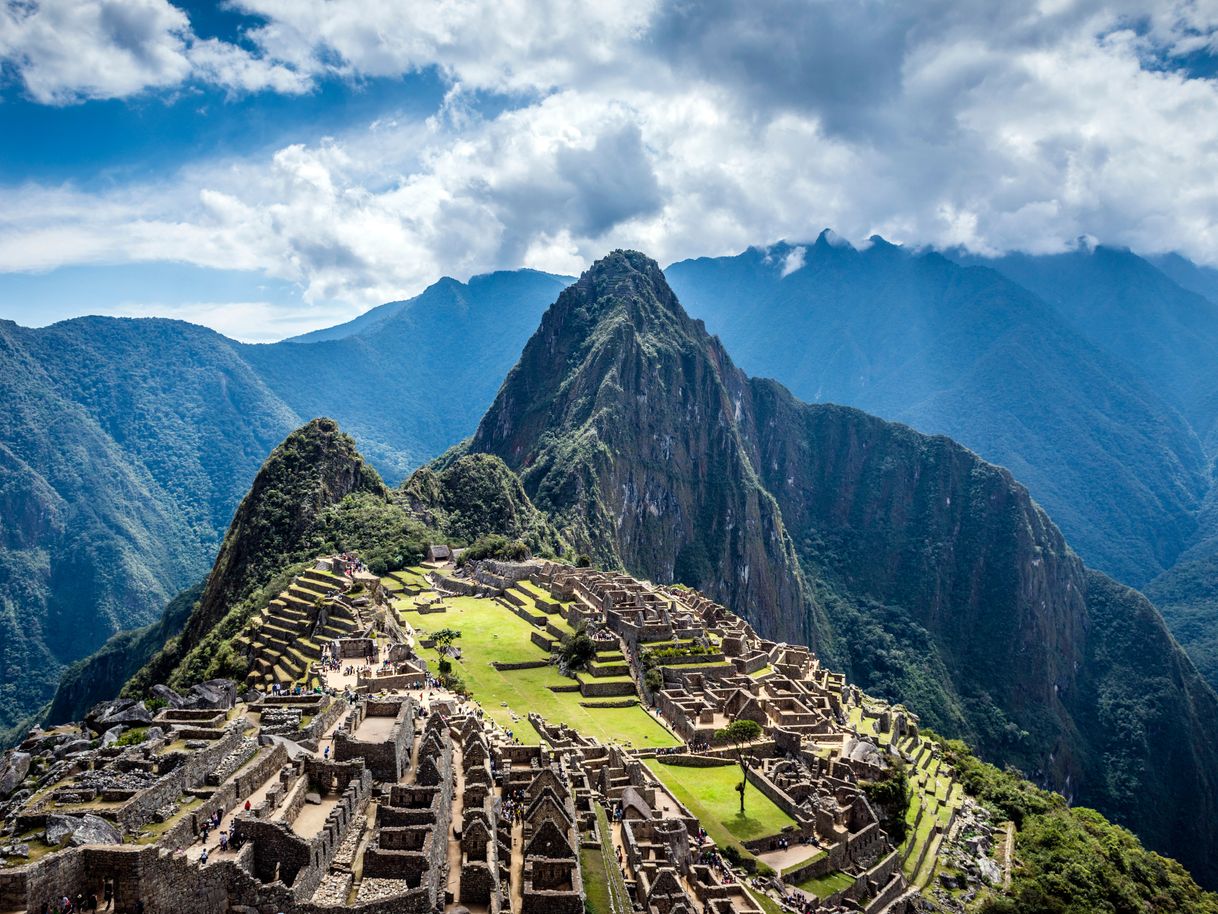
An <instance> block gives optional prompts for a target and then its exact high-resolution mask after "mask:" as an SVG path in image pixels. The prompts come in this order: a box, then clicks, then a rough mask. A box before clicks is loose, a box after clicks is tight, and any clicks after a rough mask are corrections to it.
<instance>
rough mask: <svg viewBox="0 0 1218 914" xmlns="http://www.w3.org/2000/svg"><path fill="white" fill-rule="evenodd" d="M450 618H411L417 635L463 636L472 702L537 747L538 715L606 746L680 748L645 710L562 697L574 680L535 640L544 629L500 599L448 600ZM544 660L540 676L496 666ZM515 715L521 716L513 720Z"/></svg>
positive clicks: (432, 659) (458, 666) (459, 668)
mask: <svg viewBox="0 0 1218 914" xmlns="http://www.w3.org/2000/svg"><path fill="white" fill-rule="evenodd" d="M445 602H446V603H447V605H448V611H447V612H446V613H444V614H442V615H416V614H413V613H409V612H407V613H406V616H407V618H408V619H409V621H410V623H411V625H413V626H414V627H415V628H416V629H427V628H428V626H429V625H432V624H440V623H442V624H443V625H444V626H446V627H454V628H459V629H460V631H461V633H462V634H461V658H460V659H459V660H456V659H453V660H452V669H453V672H454V673H456V674H457V675H459V676H460V678H461V679H462V681H463V682H464V684H465V686H466V688H468V690H469V692H470V695H471V696H473V698H474V699H475V700H476V701H478V703H479V704H481V705H482V707H483V709H484V710H485V711H486V713H487V714H488V715H489V716H490V717H491V718H493V719H494V720H495V721H497V722H498V723H499V724H501V725H502V726H504V727H507V728H509V729H511V730H512V731H513V732H514V733H515V734H516V736H517V737H518V738H519V739H520V740H521V742H525V743H536V742H537V740H538V736H537V733H536V732H535V731H534V730H533V728H532V727H530V726H529V724H528V720H527V718H528V714H529V712H531V711H535V712H537V713H538V714H540V715H541V716H542V717H544V718H545V719H546V720H547V721H549V722H550V723H555V724H558V723H564V724H567V725H568V726H571V727H574V728H575V729H576V730H578V731H579V732H580V733H584V734H587V735H588V736H593V737H596V738H597V739H600V740H603V741H605V742H609V741H617V742H620V743H624V744H627V745H633V746H638V747H646V746H656V747H667V746H676V745H678V744H679V740H678V739H677V738H676V737H675V736H673V734H672V733H670V732H669V731H668V730H667V729H665V728H664V726H663V725H662V724H660V723H659V722H658V721H657V720H656V719H655V718H654V717H652V716H651V715H650V714H649V713H647V711H645V710H644V709H643V708H641V707H639V706H638V705H635V706H633V707H626V708H605V707H599V708H586V707H582V706H581V704H580V702H582V701H584V699H583V697H582V696H581V695H580V694H579V693H578V692H554V691H551V687H552V686H559V687H567V688H569V687H570V686H572V685H574V684H575V683H574V681H573V680H571V679H568V678H566V677H564V676H562V675H561V674H560V673H559V672H558V670H557V668H555V667H554V666H552V665H549V664H548V663H546V661H548V659H549V653H548V652H547V651H544V650H542V649H541V648H540V647H538V646H537V645H536V644H534V643H533V642H532V641H531V640H530V637H529V636H530V635H531V634H532V633H533V632H535V631H537V629H536V628H535V627H534V626H532V625H530V624H529V623H528V622H525V621H524V620H523V619H521V618H520V617H519V616H517V615H516V614H515V613H513V612H511V611H510V610H508V609H507V608H506V607H504V606H502V605H500V604H499V603H497V602H495V601H494V600H486V599H480V598H477V597H452V598H449V599H448V600H446V601H445ZM423 655H424V656H425V657H426V658H427V659H428V661H429V663H430V664H431V665H432V666H433V668H434V669H436V670H437V671H438V669H439V666H438V664H439V660H440V655H439V653H438V652H437V651H435V650H434V649H432V650H425V651H423ZM493 661H498V662H500V663H526V662H530V661H541V662H543V663H545V665H544V666H541V667H537V668H534V669H524V670H505V671H502V672H501V671H499V670H497V669H495V668H494V667H493V666H492V665H491V664H492V662H493ZM513 713H515V715H516V717H515V718H513V716H512V715H513Z"/></svg>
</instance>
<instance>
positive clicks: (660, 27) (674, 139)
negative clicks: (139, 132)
mask: <svg viewBox="0 0 1218 914" xmlns="http://www.w3.org/2000/svg"><path fill="white" fill-rule="evenodd" d="M141 2H142V3H144V4H146V8H147V12H148V14H149V15H148V17H147V18H146V20H144V21H143V23H142V25H141V28H140V29H132V28H125V29H124V28H117V29H115V28H109V31H107V30H106V28H103V26H102V24H101V23H102V20H101V18H100V17H101V13H100V12H99V10H100V9H102V8H103V7H104V6H105V4H104V3H102V2H98V0H93V2H89V3H86V2H83V0H82V2H79V3H75V4H67V3H66V2H64V0H57V2H55V3H53V4H52V3H45V2H44V3H43V4H41V5H40V6H39V7H38V8H37V12H36V13H35V14H32V15H27V13H28V8H25V7H23V8H22V9H24V10H26V13H22V12H21V11H18V12H17V13H13V12H12V8H11V7H10V12H9V14H8V18H7V19H4V20H0V22H7V23H8V25H5V26H3V27H2V28H0V49H7V50H0V53H5V54H7V55H8V56H9V58H10V59H16V60H19V61H22V62H23V63H21V65H20V67H19V69H20V72H21V74H22V79H23V80H24V81H25V84H26V86H27V87H28V91H29V92H30V93H31V94H33V95H35V96H36V97H43V98H45V99H47V100H52V101H63V100H65V99H68V98H70V97H79V96H101V95H105V94H110V95H119V94H122V93H123V91H133V92H134V91H140V90H141V89H142V88H146V87H148V86H156V85H161V86H165V85H173V84H174V83H175V81H177V82H181V81H185V80H189V79H196V80H203V81H210V82H215V83H220V84H223V85H226V86H228V87H230V88H232V89H233V90H234V91H239V90H251V91H252V90H259V89H264V88H265V89H271V90H275V91H299V90H300V89H302V88H304V87H307V85H309V84H310V81H314V80H317V79H319V78H322V77H323V76H325V75H326V74H330V75H333V74H338V75H340V76H342V77H349V78H357V79H358V78H362V77H367V76H376V75H389V74H396V73H401V72H406V71H409V70H412V69H418V68H423V67H431V66H434V67H437V68H439V69H440V70H441V72H443V73H444V74H446V76H447V78H448V79H449V81H450V83H451V91H450V92H449V95H448V97H447V99H446V101H445V104H444V106H443V108H442V109H441V110H440V111H438V112H436V113H435V114H434V115H433V116H432V117H430V118H427V119H394V118H386V119H384V120H382V121H379V122H377V123H375V124H373V125H370V126H369V127H367V128H366V129H359V130H352V131H350V132H348V133H345V134H343V135H340V136H335V137H331V138H324V139H322V138H319V139H316V140H314V141H312V142H308V143H300V144H294V145H291V146H287V147H285V148H283V149H280V150H278V151H277V152H275V153H273V154H270V155H261V156H254V157H251V158H249V159H246V160H239V161H228V162H224V163H206V162H202V163H197V164H195V165H193V166H191V167H189V168H187V169H185V170H183V171H182V172H181V173H180V174H177V175H175V176H172V177H171V178H167V179H165V180H163V181H160V182H157V183H155V184H147V185H141V186H129V187H124V188H120V189H116V190H109V191H101V192H93V193H87V192H84V191H81V190H78V189H74V188H71V187H67V188H49V187H40V186H36V185H31V186H26V187H21V188H9V189H7V190H3V189H0V213H3V214H5V215H3V216H0V269H7V270H21V269H50V268H53V267H54V266H56V265H59V264H67V263H114V262H124V261H144V260H180V261H184V262H189V263H195V264H200V265H203V266H222V267H236V268H246V269H260V270H263V271H265V272H266V273H267V274H268V275H270V276H274V277H277V278H281V279H286V280H290V281H292V282H297V283H300V284H301V286H302V287H303V288H304V290H305V299H306V301H307V302H312V303H322V302H334V301H338V302H346V303H353V304H358V305H361V306H369V305H373V304H376V303H379V302H380V301H385V300H388V299H393V298H400V297H402V296H404V295H408V294H411V293H413V292H416V291H418V290H419V289H420V288H422V286H424V285H425V284H427V283H428V282H430V281H432V280H434V279H435V278H436V277H437V276H439V275H441V274H444V273H447V274H452V275H456V276H461V277H463V276H467V275H469V274H471V273H475V272H481V271H485V270H490V269H496V268H514V267H517V266H521V265H527V266H534V267H538V268H542V269H551V270H555V271H561V272H568V273H570V272H576V271H577V270H578V269H579V268H580V266H582V265H583V264H586V263H587V262H588V261H590V260H591V259H593V258H595V257H597V256H600V255H601V254H603V253H604V252H605V251H606V250H608V249H609V248H611V247H614V246H630V247H637V248H640V249H642V250H645V251H647V252H649V253H650V254H652V255H653V256H655V257H657V258H658V259H660V260H661V261H662V262H667V261H670V260H673V259H677V258H680V257H685V256H691V255H701V254H716V253H727V252H733V251H738V250H740V249H743V248H744V247H746V246H748V245H750V244H756V243H759V242H767V241H770V240H774V239H778V238H787V239H790V240H791V241H792V242H798V241H801V240H809V239H811V238H813V237H815V236H816V235H817V234H818V233H819V231H820V229H821V228H823V227H824V226H826V225H832V226H833V227H835V228H836V229H837V230H838V231H839V232H841V233H842V234H843V235H844V236H845V237H846V238H849V239H852V240H854V241H856V242H857V241H860V240H862V239H864V238H866V237H867V236H869V235H870V234H872V233H873V232H878V233H880V234H883V235H885V236H886V237H889V238H891V239H893V240H895V241H904V242H910V243H918V244H937V245H945V246H946V245H955V244H962V245H965V246H968V247H970V248H973V249H975V250H980V251H985V252H995V251H1000V250H1005V249H1009V248H1021V249H1026V250H1058V249H1062V248H1064V247H1065V246H1066V245H1067V244H1069V243H1071V241H1070V240H1071V239H1074V238H1076V237H1078V236H1080V235H1083V234H1085V233H1091V234H1092V235H1094V236H1096V237H1098V238H1100V239H1101V240H1102V241H1104V242H1107V243H1124V244H1129V245H1131V246H1133V247H1134V248H1135V249H1141V250H1144V251H1146V252H1155V251H1161V250H1169V249H1177V250H1181V251H1183V252H1184V253H1187V254H1189V255H1191V256H1193V257H1194V258H1196V259H1198V260H1201V261H1204V262H1210V263H1213V262H1215V260H1216V259H1218V254H1216V253H1215V252H1216V251H1218V245H1216V244H1215V241H1216V240H1218V185H1216V184H1215V181H1214V178H1213V175H1215V174H1218V86H1216V84H1215V82H1214V81H1211V80H1205V79H1194V78H1189V77H1188V75H1187V74H1186V73H1183V72H1180V71H1176V70H1171V69H1163V67H1162V63H1163V61H1164V60H1170V58H1171V55H1173V54H1182V53H1191V52H1193V51H1196V50H1197V49H1198V48H1201V47H1205V46H1207V43H1208V42H1211V41H1212V39H1213V35H1214V24H1215V22H1216V21H1218V15H1216V13H1218V10H1216V9H1215V4H1212V3H1182V2H1162V3H1159V4H1157V5H1154V4H1152V7H1151V8H1138V7H1135V6H1134V5H1133V4H1126V3H1123V2H1115V3H1109V4H1102V5H1101V4H1099V3H1091V2H1081V0H1079V2H1072V0H1061V2H1055V3H1048V2H1044V3H1041V4H1039V5H1038V6H1031V5H1023V6H1016V5H1010V4H976V3H970V2H964V0H928V3H927V4H924V5H923V6H922V7H918V8H913V7H909V6H907V5H901V6H900V7H895V6H893V5H892V4H889V3H885V2H882V0H860V2H858V3H856V4H841V3H836V2H828V0H810V2H805V0H799V2H795V0H789V2H788V0H770V2H763V3H757V4H749V5H747V6H744V5H740V4H734V3H728V2H724V3H722V4H716V3H712V2H709V0H708V2H706V3H700V4H685V3H679V2H672V3H667V4H664V5H660V4H657V3H652V2H644V0H638V2H632V3H625V4H618V5H617V6H616V7H610V6H609V5H606V4H601V3H591V2H587V3H578V2H570V0H548V2H545V3H541V4H523V3H516V2H500V3H495V4H489V3H487V4H480V3H473V2H468V3H440V2H437V3H428V2H423V0H410V2H406V0H402V2H383V0H377V2H373V0H367V2H346V3H336V2H333V0H327V2H323V0H236V5H237V6H238V7H239V8H240V9H241V10H244V11H246V12H250V13H253V14H256V15H257V16H259V17H260V21H262V22H263V23H264V24H263V25H260V26H258V27H256V28H254V29H253V30H252V31H250V32H249V33H248V34H247V35H246V39H247V40H246V42H245V43H246V44H247V45H248V46H249V47H252V48H254V51H253V52H248V51H246V50H244V49H243V48H238V47H236V46H235V45H227V44H223V43H220V42H215V41H214V40H209V41H201V40H199V39H198V38H197V37H196V36H194V35H193V34H192V33H191V32H190V29H189V23H186V22H185V21H184V18H183V17H181V16H180V14H178V15H175V13H176V11H175V10H174V9H173V8H172V7H169V6H168V4H166V3H164V2H158V0H141ZM69 14H71V15H72V16H74V17H77V19H73V20H72V22H77V20H79V23H81V24H80V25H79V26H75V25H74V26H72V27H71V28H67V29H66V31H64V32H63V34H62V35H61V34H59V30H58V28H57V27H56V26H57V24H58V23H60V22H62V21H66V20H63V19H62V17H64V16H68V15H69ZM39 16H41V17H44V19H45V21H42V22H33V21H30V20H34V19H36V18H38V17H39ZM23 17H24V18H23ZM47 17H49V18H47ZM55 17H60V18H59V19H56V18H55ZM18 20H20V22H21V25H20V29H21V30H23V31H22V32H21V35H19V36H18V40H16V41H14V39H13V34H14V33H13V29H12V23H13V22H16V21H18ZM1135 26H1136V28H1135ZM117 34H121V35H124V36H126V38H125V39H124V40H125V42H126V44H125V46H123V47H115V48H109V46H108V45H107V41H109V39H107V38H106V36H107V35H117ZM64 36H71V39H70V40H71V41H79V42H82V43H83V44H86V45H90V43H92V45H100V46H102V47H103V50H96V49H94V50H86V51H83V52H80V53H81V54H82V55H83V57H82V59H84V58H87V57H88V55H89V54H96V55H108V54H112V55H114V56H113V58H112V59H113V61H116V62H117V63H115V64H114V65H113V66H110V67H109V68H107V67H101V66H97V65H94V66H88V67H81V68H79V70H77V69H74V68H73V67H72V66H69V64H70V63H72V61H71V60H69V59H68V58H71V57H73V55H74V54H77V51H74V50H73V49H72V47H70V46H69V45H68V44H64V45H63V47H58V46H57V45H56V44H55V42H56V41H59V42H61V43H66V42H69V38H68V37H64ZM35 39H37V40H35ZM110 44H115V42H114V41H111V42H110ZM18 45H20V46H21V47H20V49H19V50H15V48H17V47H18ZM92 45H90V46H92ZM57 48H58V49H57ZM106 48H108V49H106ZM133 49H138V51H137V50H133ZM93 59H95V60H101V59H103V58H102V57H95V58H93ZM104 59H106V60H111V58H110V57H105V58H104ZM184 67H185V69H183V68H184ZM99 74H100V75H99ZM90 80H92V82H90ZM103 82H104V84H103ZM124 87H127V89H126V90H125V89H124ZM471 89H480V90H481V89H489V90H494V91H498V92H506V93H508V95H507V96H506V97H503V96H501V97H500V98H499V99H498V102H497V103H498V104H500V105H501V107H497V108H496V109H495V113H493V114H490V115H483V114H480V113H479V107H478V98H477V96H476V95H475V94H474V93H471V91H470V90H471ZM65 93H66V94H65ZM241 313H243V312H234V314H235V315H240V314H241ZM233 320H234V321H239V320H240V317H239V316H237V317H234V318H233Z"/></svg>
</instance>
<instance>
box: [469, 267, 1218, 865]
mask: <svg viewBox="0 0 1218 914" xmlns="http://www.w3.org/2000/svg"><path fill="white" fill-rule="evenodd" d="M483 452H484V453H490V454H493V455H496V456H498V457H501V458H502V459H503V460H504V461H505V462H506V463H507V464H508V465H509V466H510V467H512V468H513V469H516V470H517V471H518V472H519V473H520V474H521V478H522V481H523V483H524V487H525V491H526V492H527V493H528V495H529V496H530V498H531V499H532V500H533V502H534V503H535V504H536V505H537V507H538V508H539V509H541V510H543V511H545V512H547V513H548V514H549V515H550V516H551V517H552V518H553V519H554V520H555V522H556V523H557V524H558V525H559V528H560V530H561V531H562V533H563V535H564V536H565V538H566V539H567V540H568V541H569V542H571V543H573V544H574V545H575V546H576V548H581V549H586V550H589V551H590V552H592V553H593V554H594V555H598V556H601V557H602V558H603V559H606V560H608V561H611V562H620V563H621V564H622V565H623V566H625V568H626V569H627V570H629V571H630V572H632V573H635V574H642V575H645V576H647V577H650V578H652V579H654V580H657V581H660V582H671V581H677V582H681V583H686V584H689V585H691V586H694V587H697V588H698V589H700V590H703V591H704V592H706V593H708V594H709V595H711V596H713V597H714V598H716V599H719V600H722V601H724V602H725V603H727V604H728V605H729V606H731V607H732V608H734V609H736V610H737V611H739V612H741V613H742V614H743V615H744V616H745V617H746V618H748V619H749V620H750V621H751V622H753V623H754V625H756V626H757V628H758V631H760V632H763V633H764V634H765V635H766V636H767V637H772V638H777V639H787V640H791V641H800V640H804V639H806V640H807V641H809V642H810V643H812V644H813V645H814V646H815V647H816V648H817V649H818V650H819V651H821V652H822V654H823V655H824V656H825V657H826V658H827V659H828V660H829V662H830V663H831V664H833V665H838V666H841V667H843V668H845V669H846V671H847V672H848V674H849V675H850V676H851V677H852V678H853V679H855V680H857V681H859V682H860V684H861V685H863V686H864V687H865V688H867V689H869V690H870V691H874V692H877V693H879V694H882V695H885V696H888V697H891V698H894V699H897V700H904V701H908V702H909V703H910V704H911V706H913V707H916V708H917V709H918V710H919V712H920V713H922V714H923V719H924V721H925V722H928V723H930V724H931V725H932V726H935V727H941V728H943V729H944V730H946V731H948V732H951V733H955V734H961V735H964V736H966V737H967V738H968V739H970V740H971V741H974V742H975V743H976V744H977V745H979V746H980V747H981V748H982V751H983V753H985V754H986V755H988V756H990V757H992V758H995V759H1002V760H1007V761H1012V762H1016V763H1017V764H1020V765H1021V766H1023V767H1024V768H1025V769H1027V770H1029V771H1030V772H1033V773H1035V775H1036V776H1037V777H1038V778H1039V779H1040V780H1042V781H1044V782H1047V783H1049V784H1051V785H1053V786H1055V787H1057V788H1059V789H1063V790H1066V791H1068V792H1070V793H1072V794H1073V795H1074V797H1075V798H1076V799H1077V800H1078V801H1079V802H1082V803H1084V804H1087V805H1094V806H1096V807H1098V808H1099V809H1101V810H1102V811H1104V812H1105V813H1106V814H1107V815H1109V816H1111V817H1113V818H1115V819H1116V820H1118V821H1120V822H1122V823H1124V824H1127V825H1130V826H1131V827H1133V828H1134V829H1135V830H1137V831H1138V832H1139V833H1140V834H1141V835H1142V837H1143V839H1144V840H1146V841H1147V842H1148V843H1149V844H1150V845H1152V846H1154V847H1157V848H1159V849H1162V850H1164V851H1166V852H1169V853H1171V854H1173V855H1177V856H1179V857H1180V859H1182V860H1184V861H1185V862H1186V864H1187V865H1189V866H1190V867H1191V868H1193V870H1194V872H1196V873H1197V874H1198V875H1199V878H1203V879H1204V880H1206V881H1207V882H1210V883H1213V882H1215V881H1216V880H1218V870H1216V869H1215V868H1214V859H1215V858H1214V851H1215V850H1216V849H1218V829H1215V828H1214V826H1213V822H1214V816H1215V814H1216V813H1218V738H1216V737H1215V735H1214V733H1213V732H1212V721H1213V720H1214V719H1218V697H1216V696H1215V694H1214V692H1213V690H1212V689H1210V688H1209V686H1208V685H1207V684H1206V683H1205V682H1204V681H1203V680H1202V679H1201V678H1200V676H1199V675H1198V674H1197V672H1196V670H1195V668H1194V667H1193V665H1192V664H1191V663H1190V662H1189V660H1188V658H1187V657H1185V656H1184V654H1183V653H1182V652H1181V651H1180V649H1179V647H1178V646H1177V645H1176V644H1175V643H1174V642H1173V640H1172V638H1171V636H1170V635H1169V634H1168V632H1167V630H1166V628H1165V627H1164V625H1163V622H1162V620H1161V619H1160V617H1159V616H1158V614H1157V613H1156V612H1155V610H1154V607H1153V606H1151V605H1150V603H1149V602H1148V601H1146V600H1145V598H1143V597H1142V596H1141V595H1140V594H1137V593H1136V592H1134V591H1132V590H1129V589H1128V588H1125V587H1122V586H1121V585H1119V584H1117V583H1116V582H1114V581H1112V580H1110V579H1108V578H1106V577H1105V576H1104V575H1102V574H1099V573H1097V572H1093V571H1090V570H1088V569H1087V568H1085V567H1084V565H1083V564H1082V562H1081V561H1080V560H1079V559H1078V558H1077V556H1075V555H1074V553H1073V552H1072V551H1071V550H1070V549H1069V547H1068V546H1067V544H1066V542H1065V540H1064V538H1063V537H1062V535H1061V533H1060V532H1059V531H1058V529H1057V528H1056V527H1055V526H1054V525H1053V523H1052V521H1050V520H1049V518H1048V517H1047V516H1046V515H1045V514H1044V512H1043V511H1041V510H1040V509H1039V508H1038V507H1037V506H1036V505H1035V504H1034V503H1033V502H1032V500H1031V498H1030V497H1029V496H1028V493H1027V491H1026V490H1025V489H1024V488H1023V487H1022V486H1020V485H1019V484H1018V483H1016V482H1015V481H1014V480H1013V479H1012V478H1011V476H1010V474H1009V473H1008V472H1006V471H1005V470H1003V469H1000V468H998V467H995V466H992V465H990V464H987V463H985V462H984V461H982V460H980V459H979V458H978V457H977V456H976V455H974V454H972V453H971V452H969V451H968V450H966V449H965V448H963V447H961V446H959V445H957V444H955V443H954V442H952V441H950V440H948V439H946V438H942V437H927V436H925V435H921V434H918V433H916V432H914V431H912V430H911V429H909V428H907V427H905V426H901V425H895V424H892V423H888V422H884V421H883V420H880V419H877V418H875V417H872V416H868V415H866V414H863V413H861V412H859V411H857V410H853V409H847V408H843V407H840V406H828V405H807V404H803V403H800V402H798V401H797V400H795V399H794V398H793V397H792V396H791V395H790V394H789V393H788V392H787V391H786V390H785V389H784V388H783V387H782V386H781V385H779V384H777V383H775V382H773V381H768V380H762V379H751V378H748V377H747V376H746V375H745V374H744V373H743V372H742V371H741V370H739V369H737V368H736V367H735V366H734V364H733V363H732V361H731V359H730V358H729V357H728V355H727V353H726V352H725V350H724V348H723V346H722V345H721V344H720V342H719V341H718V340H717V339H714V338H712V337H710V336H708V335H707V333H706V331H705V328H704V326H703V325H702V323H701V322H700V321H695V320H693V319H691V318H690V317H689V316H688V315H687V314H686V313H685V311H684V310H683V309H682V307H681V305H680V304H679V302H678V301H677V298H676V296H675V295H674V294H673V292H672V291H671V289H670V288H669V286H668V284H667V283H666V281H665V279H664V276H663V274H662V273H661V272H660V270H659V267H658V266H657V265H656V264H655V263H654V262H652V261H650V260H649V259H648V258H646V257H645V256H643V255H641V254H638V253H637V252H629V251H627V252H623V251H617V252H614V253H613V254H611V255H609V256H608V257H606V258H605V259H603V260H601V261H599V262H598V263H597V264H595V265H594V266H593V267H592V268H591V269H590V270H589V271H588V272H586V273H585V274H584V275H583V276H582V277H581V278H580V280H579V281H578V282H577V283H576V284H575V285H573V286H571V287H570V288H568V289H567V290H566V291H564V292H563V294H562V296H560V298H559V299H558V301H557V302H556V303H555V304H554V305H553V306H552V307H551V308H550V309H549V310H548V311H547V312H546V314H545V315H544V317H543V318H542V322H541V326H540V327H539V329H538V331H537V333H536V334H535V335H534V336H533V337H532V339H530V341H529V343H528V344H527V345H526V346H525V349H524V352H523V354H522V355H521V359H520V362H519V363H518V364H517V366H516V367H515V368H513V370H512V371H511V373H510V374H509V375H508V378H507V380H506V381H505V382H504V385H503V387H502V389H501V390H500V392H499V395H498V397H497V398H496V400H495V403H494V404H493V405H492V407H491V408H490V410H489V411H488V412H487V414H486V416H485V417H484V418H483V420H482V422H481V423H480V424H479V426H478V430H477V432H476V433H475V435H474V436H473V438H472V439H470V441H469V442H468V443H466V444H464V445H462V446H461V447H460V448H459V449H457V450H456V451H454V452H453V453H452V454H450V455H449V457H448V458H446V459H451V458H452V456H453V455H455V454H459V453H471V454H472V453H483ZM898 696H899V699H898Z"/></svg>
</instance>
